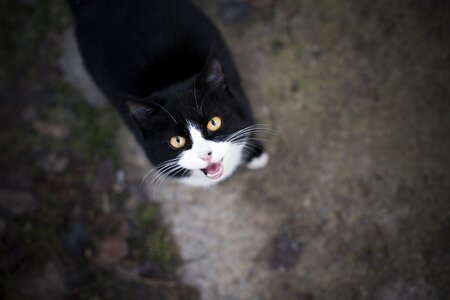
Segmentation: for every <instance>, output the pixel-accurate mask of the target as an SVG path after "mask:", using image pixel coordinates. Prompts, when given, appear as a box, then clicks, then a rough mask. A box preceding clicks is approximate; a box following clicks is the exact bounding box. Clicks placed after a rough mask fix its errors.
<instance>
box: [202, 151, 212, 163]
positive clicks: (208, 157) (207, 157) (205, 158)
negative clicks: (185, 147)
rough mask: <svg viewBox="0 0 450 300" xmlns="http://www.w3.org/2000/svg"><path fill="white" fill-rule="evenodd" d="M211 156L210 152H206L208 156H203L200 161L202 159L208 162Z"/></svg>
mask: <svg viewBox="0 0 450 300" xmlns="http://www.w3.org/2000/svg"><path fill="white" fill-rule="evenodd" d="M211 156H212V153H211V152H208V154H206V155H205V156H203V157H202V159H203V160H204V161H210V160H211Z"/></svg>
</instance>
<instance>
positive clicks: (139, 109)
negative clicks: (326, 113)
mask: <svg viewBox="0 0 450 300" xmlns="http://www.w3.org/2000/svg"><path fill="white" fill-rule="evenodd" d="M70 4H71V6H72V9H73V12H74V16H75V26H76V36H77V40H78V45H79V48H80V51H81V54H82V57H83V61H84V64H85V66H86V68H87V69H88V71H89V72H90V74H91V75H92V77H93V79H94V81H95V82H96V83H97V84H98V86H99V87H100V88H101V90H102V91H103V92H104V93H105V94H106V96H107V97H108V98H109V100H110V101H111V103H112V104H113V105H114V106H115V108H116V109H117V110H118V111H119V113H120V115H121V116H122V118H123V119H124V121H125V122H126V124H127V125H128V127H129V128H130V129H131V130H132V131H133V133H134V135H135V136H136V138H137V139H138V141H139V142H140V143H141V145H142V147H143V149H144V150H145V153H146V155H147V157H148V159H149V160H150V161H151V162H152V163H153V164H154V165H155V166H156V168H157V169H158V170H159V171H160V172H161V174H164V175H166V176H171V177H178V178H179V179H180V180H181V181H182V182H184V183H187V184H191V185H195V186H210V185H213V184H215V183H218V182H220V181H223V180H225V179H226V178H228V177H230V176H231V175H232V174H233V173H234V172H235V171H236V170H237V169H238V168H239V167H240V166H242V165H247V167H249V168H261V167H264V166H265V165H266V164H267V162H268V158H269V157H268V155H267V153H265V152H264V151H263V147H262V145H261V144H260V143H259V142H258V141H257V139H256V138H255V137H254V134H255V133H257V132H260V131H264V127H263V126H261V125H258V124H255V122H254V118H253V115H252V112H251V108H250V104H249V101H248V99H247V97H246V95H245V93H244V91H243V89H242V87H241V83H240V79H239V75H238V73H237V70H236V68H235V66H234V62H233V59H232V57H231V55H230V52H229V50H228V48H227V46H226V45H225V42H224V41H223V39H222V37H221V36H220V33H219V32H218V30H217V29H216V28H215V26H214V25H213V24H212V23H211V21H210V20H208V18H207V17H206V16H205V15H204V14H203V13H202V12H201V11H200V10H199V9H198V8H197V7H196V6H194V5H193V4H192V3H191V2H189V1H187V0H70Z"/></svg>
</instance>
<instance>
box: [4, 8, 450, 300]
mask: <svg viewBox="0 0 450 300" xmlns="http://www.w3.org/2000/svg"><path fill="white" fill-rule="evenodd" d="M23 2H31V3H34V1H28V0H27V1H23ZM195 2H196V3H197V4H199V5H200V6H201V7H202V8H203V9H204V10H205V11H206V12H207V14H208V15H209V16H210V17H211V18H212V19H213V20H214V21H215V23H216V24H217V25H218V26H219V27H220V29H221V31H222V33H223V34H224V37H225V39H226V41H227V42H228V44H229V47H230V49H231V51H232V52H233V54H234V56H235V60H236V63H237V66H238V68H239V70H240V73H241V75H242V79H243V83H244V87H245V89H246V91H247V93H248V95H249V97H250V99H251V101H252V104H253V108H254V112H255V115H256V117H257V119H258V121H259V122H260V123H264V124H269V125H270V126H271V127H272V128H273V129H274V130H276V134H273V135H266V136H262V138H264V139H266V142H265V145H266V148H267V150H268V152H269V154H270V157H271V159H270V162H269V165H268V166H267V167H266V168H265V169H263V170H258V171H250V170H242V171H240V172H239V173H237V174H236V175H235V176H234V177H233V178H231V179H230V180H229V181H227V182H225V183H224V184H221V185H219V186H217V187H214V188H211V189H207V190H204V189H194V188H188V187H185V186H181V185H179V184H177V183H175V182H171V181H170V180H167V181H165V182H163V183H162V184H161V185H160V186H159V187H158V189H157V190H156V191H155V187H154V186H152V184H151V183H149V184H148V186H147V198H148V199H149V200H151V201H156V202H158V203H159V205H160V208H161V213H162V218H163V220H164V223H165V224H166V225H167V226H168V227H169V228H170V230H171V232H172V234H173V237H174V238H175V241H176V244H177V245H178V248H179V252H180V257H181V261H182V263H181V265H180V267H179V271H178V276H179V277H181V279H182V280H183V282H184V283H185V284H188V285H192V286H194V287H196V288H197V289H198V290H199V292H200V297H201V299H206V300H209V299H224V300H234V299H236V300H237V299H244V300H245V299H261V300H263V299H283V300H284V299H286V300H289V299H298V300H303V299H305V300H306V299H308V300H310V299H314V300H322V299H324V300H328V299H330V300H347V299H383V300H384V299H386V300H391V299H392V300H394V299H395V300H397V299H400V300H402V299H405V300H406V299H408V300H409V299H427V300H428V299H450V240H449V239H448V236H449V233H450V228H449V227H450V138H449V136H450V52H449V49H450V48H449V46H450V35H449V34H448V33H449V32H450V7H449V4H448V3H447V2H446V1H441V0H433V1H426V2H425V1H417V0H409V1H396V2H392V1H387V0H382V1H377V2H373V1H372V2H371V1H356V0H347V1H336V0H326V1H313V0H301V1H294V0H286V1H275V0H273V1H271V0H252V1H246V0H235V1H232V0H217V1H206V0H196V1H195ZM33 5H35V4H33ZM52 38H53V39H56V40H58V41H60V44H61V45H63V47H62V48H63V51H62V53H61V55H59V56H60V58H59V59H57V60H56V59H55V60H54V61H55V63H54V64H57V66H58V67H57V68H58V69H60V70H61V71H62V73H63V75H64V76H63V77H64V78H65V80H66V81H67V82H68V83H69V84H70V85H71V86H72V87H73V88H74V89H76V90H77V91H78V92H79V93H80V94H81V95H82V96H83V97H84V98H86V99H87V100H88V102H89V103H91V104H92V105H93V106H94V107H95V109H98V111H99V115H100V114H103V115H104V114H113V113H112V112H111V111H110V110H108V109H106V110H105V109H104V108H102V107H104V106H105V105H106V106H107V105H108V104H105V101H104V100H102V97H101V95H99V94H98V93H97V91H96V90H95V86H93V85H92V83H90V82H89V81H88V80H85V79H86V78H87V77H86V76H87V75H86V74H85V73H83V70H80V69H79V68H78V67H77V66H78V65H79V62H78V61H77V53H76V48H74V44H73V39H72V37H71V34H70V31H67V32H66V34H65V35H62V36H61V37H59V36H58V37H52ZM41 55H43V56H42V57H46V56H45V54H41ZM47 60H51V58H47ZM0 75H3V73H1V74H0ZM50 88H52V87H50ZM30 90H31V88H30ZM0 91H2V94H1V95H8V94H7V93H6V92H4V91H3V90H2V89H0ZM29 94H31V95H33V93H32V92H30V93H29ZM99 126H100V125H99ZM70 134H71V133H69V137H70V136H71V135H70ZM115 135H116V136H115V140H116V146H115V148H117V149H115V150H117V153H118V157H119V167H120V169H121V170H123V174H124V176H125V178H126V180H125V182H139V181H140V180H141V179H142V177H143V175H144V174H145V173H146V172H147V171H148V170H149V169H150V168H151V166H149V165H148V163H147V162H146V160H145V158H144V156H143V154H142V151H141V150H140V149H139V147H138V146H137V145H136V143H135V142H134V140H133V138H132V137H131V135H130V134H129V133H128V132H127V131H126V129H125V128H123V125H122V126H121V128H120V129H119V130H117V133H116V134H115ZM113 181H114V180H113ZM0 204H1V203H0ZM120 257H121V256H120V255H119V258H120ZM141 281H142V280H140V281H139V282H141ZM61 290H64V289H63V288H61ZM60 294H63V292H62V291H61V292H59V294H58V295H60ZM139 295H141V297H142V295H143V294H142V293H141V294H139ZM136 297H137V296H136ZM56 299H57V298H56ZM143 299H145V297H143ZM171 299H172V298H171ZM178 299H183V298H182V296H179V298H178Z"/></svg>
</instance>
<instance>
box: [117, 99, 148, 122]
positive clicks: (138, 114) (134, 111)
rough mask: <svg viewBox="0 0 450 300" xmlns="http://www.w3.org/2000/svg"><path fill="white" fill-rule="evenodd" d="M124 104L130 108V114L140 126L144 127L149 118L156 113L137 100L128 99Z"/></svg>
mask: <svg viewBox="0 0 450 300" xmlns="http://www.w3.org/2000/svg"><path fill="white" fill-rule="evenodd" d="M124 103H125V105H126V106H127V108H128V114H129V115H130V116H131V117H132V118H133V119H134V120H136V122H138V123H139V124H140V125H142V124H143V123H144V121H145V120H146V119H147V118H148V116H149V115H150V114H151V113H153V111H154V109H153V108H151V107H149V106H148V104H145V103H142V102H140V101H137V100H135V99H126V100H125V101H124Z"/></svg>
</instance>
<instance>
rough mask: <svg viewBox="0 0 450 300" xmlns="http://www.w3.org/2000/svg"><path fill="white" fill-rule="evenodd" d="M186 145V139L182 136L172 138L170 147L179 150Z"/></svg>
mask: <svg viewBox="0 0 450 300" xmlns="http://www.w3.org/2000/svg"><path fill="white" fill-rule="evenodd" d="M185 144H186V139H185V138H184V137H182V136H179V135H177V136H173V137H171V138H170V145H171V146H172V147H174V148H175V149H179V148H181V147H183V146H184V145H185Z"/></svg>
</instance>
